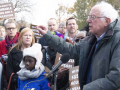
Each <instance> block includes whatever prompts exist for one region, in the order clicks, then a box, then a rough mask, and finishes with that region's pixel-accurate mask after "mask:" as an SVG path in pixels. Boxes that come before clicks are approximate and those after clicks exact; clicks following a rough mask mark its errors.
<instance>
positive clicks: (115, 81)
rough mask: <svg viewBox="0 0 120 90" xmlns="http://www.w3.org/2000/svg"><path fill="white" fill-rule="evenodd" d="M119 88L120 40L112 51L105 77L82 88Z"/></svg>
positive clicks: (109, 89)
mask: <svg viewBox="0 0 120 90" xmlns="http://www.w3.org/2000/svg"><path fill="white" fill-rule="evenodd" d="M119 88H120V42H119V43H118V44H117V45H116V47H115V48H114V50H113V52H112V56H111V62H110V68H109V73H108V74H107V75H105V78H100V79H97V80H95V81H93V82H91V83H89V84H86V85H84V87H83V90H118V89H119Z"/></svg>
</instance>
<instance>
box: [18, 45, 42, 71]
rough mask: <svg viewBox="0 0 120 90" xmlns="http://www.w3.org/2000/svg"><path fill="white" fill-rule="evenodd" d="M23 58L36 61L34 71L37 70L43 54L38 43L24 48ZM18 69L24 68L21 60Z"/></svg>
mask: <svg viewBox="0 0 120 90" xmlns="http://www.w3.org/2000/svg"><path fill="white" fill-rule="evenodd" d="M25 56H31V57H33V58H35V59H36V65H35V69H36V70H38V69H39V68H40V65H41V61H42V58H43V54H42V52H41V45H40V44H38V43H35V44H33V46H32V47H29V48H26V49H24V50H23V58H24V57H25ZM20 68H25V63H24V62H23V60H22V61H21V63H20Z"/></svg>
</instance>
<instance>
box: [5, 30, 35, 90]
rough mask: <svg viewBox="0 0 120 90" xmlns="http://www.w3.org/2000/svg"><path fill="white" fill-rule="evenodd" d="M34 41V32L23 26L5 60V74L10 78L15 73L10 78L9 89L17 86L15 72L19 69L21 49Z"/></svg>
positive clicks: (11, 89) (21, 55)
mask: <svg viewBox="0 0 120 90" xmlns="http://www.w3.org/2000/svg"><path fill="white" fill-rule="evenodd" d="M34 43H35V39H34V33H33V31H32V30H31V29H29V28H24V29H23V30H22V31H21V33H20V36H19V38H18V43H17V44H16V45H15V46H14V47H12V49H11V50H10V52H9V54H8V60H7V75H8V78H10V76H11V74H12V73H15V74H14V75H13V76H12V79H11V85H10V90H15V86H17V79H18V76H17V74H16V72H18V71H19V70H20V67H19V64H20V62H21V60H22V58H23V50H24V49H25V48H29V47H30V46H32V45H33V44H34Z"/></svg>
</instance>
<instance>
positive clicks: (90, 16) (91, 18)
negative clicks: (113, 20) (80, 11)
mask: <svg viewBox="0 0 120 90" xmlns="http://www.w3.org/2000/svg"><path fill="white" fill-rule="evenodd" d="M96 18H106V17H97V16H95V15H88V19H90V20H94V19H96Z"/></svg>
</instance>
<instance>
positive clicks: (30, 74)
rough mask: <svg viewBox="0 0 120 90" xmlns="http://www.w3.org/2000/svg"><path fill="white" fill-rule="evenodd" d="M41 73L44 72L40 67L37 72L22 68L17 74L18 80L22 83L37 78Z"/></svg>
mask: <svg viewBox="0 0 120 90" xmlns="http://www.w3.org/2000/svg"><path fill="white" fill-rule="evenodd" d="M43 71H44V66H43V65H41V66H40V68H39V69H38V70H35V69H33V70H32V71H30V70H27V69H26V68H23V69H21V70H20V71H18V72H17V74H18V77H19V79H20V80H22V81H23V80H27V79H30V78H38V77H39V76H40V75H41V73H42V72H43Z"/></svg>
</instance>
